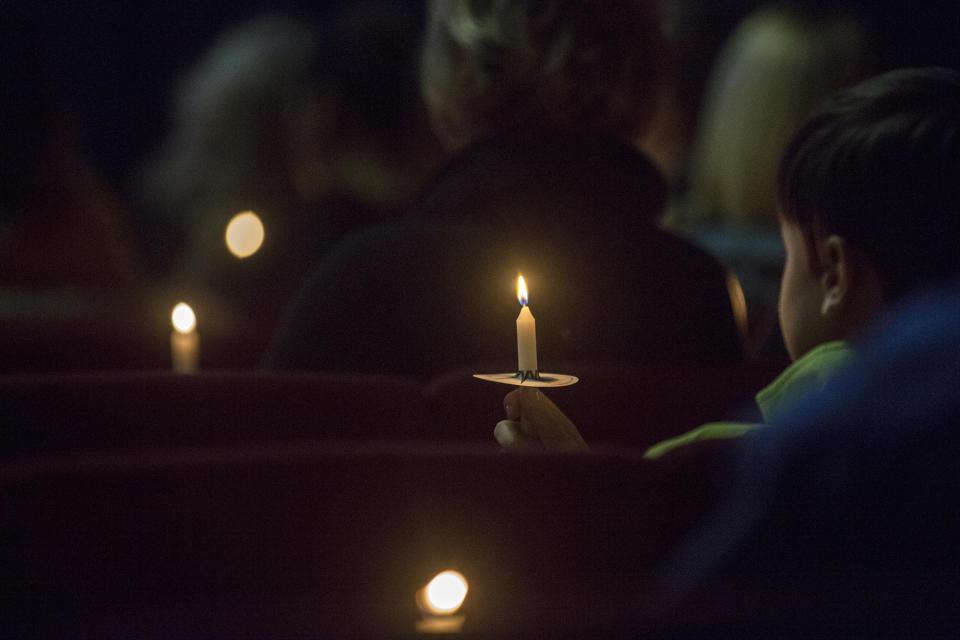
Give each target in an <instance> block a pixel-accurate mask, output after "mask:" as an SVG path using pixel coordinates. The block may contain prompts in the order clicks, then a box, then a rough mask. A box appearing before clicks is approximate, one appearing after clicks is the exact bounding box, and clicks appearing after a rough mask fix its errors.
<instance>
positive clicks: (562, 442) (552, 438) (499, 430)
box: [494, 387, 588, 451]
mask: <svg viewBox="0 0 960 640" xmlns="http://www.w3.org/2000/svg"><path fill="white" fill-rule="evenodd" d="M503 406H504V409H505V411H506V414H507V419H506V420H501V421H500V422H498V423H497V425H496V427H495V428H494V437H495V438H496V440H497V442H498V443H500V446H502V447H503V448H504V449H509V450H522V449H528V448H529V447H530V446H531V445H539V447H541V448H543V449H546V450H548V451H579V450H586V449H587V448H588V447H587V443H586V442H585V441H584V439H583V437H582V436H581V435H580V431H579V430H578V429H577V427H576V425H574V424H573V422H571V421H570V418H568V417H567V416H566V415H565V414H564V413H563V412H562V411H561V410H560V409H559V408H558V407H557V405H555V404H554V403H553V402H552V401H551V400H550V399H549V398H548V397H547V396H546V395H545V394H544V393H543V392H542V391H540V390H539V389H527V388H523V387H521V388H518V389H515V390H514V391H511V392H510V393H508V394H507V395H506V397H505V398H504V401H503Z"/></svg>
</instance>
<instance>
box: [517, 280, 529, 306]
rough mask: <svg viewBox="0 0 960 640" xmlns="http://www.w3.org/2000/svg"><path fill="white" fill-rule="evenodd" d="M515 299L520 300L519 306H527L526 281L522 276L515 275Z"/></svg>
mask: <svg viewBox="0 0 960 640" xmlns="http://www.w3.org/2000/svg"><path fill="white" fill-rule="evenodd" d="M517 300H519V301H520V306H521V307H525V306H527V302H528V301H529V298H528V297H527V283H526V282H525V281H524V279H523V276H517Z"/></svg>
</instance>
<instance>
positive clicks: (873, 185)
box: [778, 68, 960, 359]
mask: <svg viewBox="0 0 960 640" xmlns="http://www.w3.org/2000/svg"><path fill="white" fill-rule="evenodd" d="M958 184H960V72H957V71H954V70H948V69H941V68H924V69H904V70H897V71H892V72H888V73H886V74H883V75H880V76H877V77H874V78H871V79H870V80H867V81H865V82H863V83H860V84H858V85H856V86H854V87H851V88H850V89H847V90H845V91H841V92H840V93H838V94H836V95H835V96H833V97H832V98H831V99H829V100H828V101H827V102H826V103H824V105H823V106H821V108H819V109H818V110H817V111H816V113H815V114H814V115H813V116H812V117H811V118H810V119H808V120H807V122H806V123H805V124H804V125H803V127H802V128H801V129H800V130H799V131H798V132H797V135H796V136H795V137H794V138H793V140H792V142H791V143H790V146H789V147H788V148H787V150H786V152H785V154H784V157H783V159H782V162H781V166H780V174H779V180H778V199H779V212H780V214H779V215H780V228H781V233H782V235H783V239H784V244H785V245H786V249H787V260H786V267H785V270H784V275H783V285H782V287H781V292H780V323H781V330H782V332H783V335H784V341H785V343H786V346H787V350H788V352H789V353H790V356H791V357H792V358H794V359H796V358H798V357H800V356H802V355H803V354H804V353H806V352H807V351H809V350H810V349H811V348H813V347H815V346H816V345H818V344H821V343H824V342H827V341H830V340H836V339H844V338H850V337H853V336H854V335H855V334H856V333H857V332H859V331H860V330H861V329H862V328H863V327H865V326H866V325H868V324H870V323H872V322H874V321H875V320H876V319H877V317H878V316H879V315H880V314H881V313H882V312H883V310H884V309H885V308H887V307H888V306H889V305H890V303H892V302H895V301H896V300H898V299H899V298H900V297H902V296H903V295H905V294H907V293H911V292H914V291H916V290H918V289H921V288H924V287H927V286H932V285H934V284H936V283H938V282H940V281H942V280H945V279H947V278H950V277H951V276H955V275H956V274H958V273H960V251H957V244H958V241H960V190H958V189H957V185H958Z"/></svg>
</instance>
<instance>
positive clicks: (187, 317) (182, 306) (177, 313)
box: [170, 302, 197, 333]
mask: <svg viewBox="0 0 960 640" xmlns="http://www.w3.org/2000/svg"><path fill="white" fill-rule="evenodd" d="M170 319H171V321H172V322H173V328H174V329H176V330H177V331H178V332H180V333H190V332H191V331H193V329H194V328H195V327H196V326H197V316H196V314H194V312H193V309H191V308H190V305H188V304H187V303H186V302H181V303H179V304H177V306H175V307H174V308H173V313H171V314H170Z"/></svg>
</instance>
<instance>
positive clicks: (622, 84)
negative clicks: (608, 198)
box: [421, 0, 668, 150]
mask: <svg viewBox="0 0 960 640" xmlns="http://www.w3.org/2000/svg"><path fill="white" fill-rule="evenodd" d="M428 11H429V15H428V21H427V32H426V37H425V42H424V47H423V54H422V60H421V86H422V92H423V96H424V100H425V102H426V105H427V108H428V111H429V113H430V116H431V118H432V123H433V126H434V129H435V131H436V132H437V134H438V135H439V137H440V138H441V140H442V141H443V142H444V143H445V144H446V145H447V146H448V147H449V148H450V149H452V150H456V149H459V148H462V147H464V146H466V145H468V144H470V143H471V142H475V141H477V140H481V139H483V138H487V137H490V136H492V135H497V134H513V135H520V136H526V135H535V134H536V133H539V132H543V131H550V130H577V131H594V132H602V133H605V134H609V135H613V136H616V137H619V138H620V139H622V140H626V141H628V142H631V143H635V142H637V141H638V140H639V139H642V136H643V134H644V132H645V129H646V127H647V126H648V125H649V123H650V121H651V118H652V116H653V114H654V112H655V110H656V108H657V104H658V100H659V98H660V94H661V90H662V88H663V85H664V80H665V78H664V74H665V73H666V69H667V59H668V53H667V49H666V45H665V41H664V38H663V33H662V26H661V15H660V6H659V2H656V1H655V0H608V1H606V2H592V1H585V0H490V1H488V2H474V1H472V0H431V1H430V3H429V5H428Z"/></svg>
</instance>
